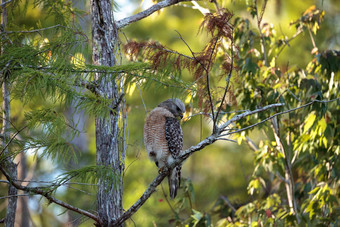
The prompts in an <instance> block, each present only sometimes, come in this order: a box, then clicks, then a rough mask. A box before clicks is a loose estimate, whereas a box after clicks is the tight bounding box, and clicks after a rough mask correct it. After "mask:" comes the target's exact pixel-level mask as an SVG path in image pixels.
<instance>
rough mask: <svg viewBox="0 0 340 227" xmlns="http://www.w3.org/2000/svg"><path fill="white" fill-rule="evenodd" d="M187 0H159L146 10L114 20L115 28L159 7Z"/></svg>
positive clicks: (119, 27) (125, 24) (136, 19)
mask: <svg viewBox="0 0 340 227" xmlns="http://www.w3.org/2000/svg"><path fill="white" fill-rule="evenodd" d="M187 1H190V0H164V1H161V2H159V3H157V4H154V5H153V6H151V7H150V8H148V9H146V10H144V11H142V12H140V13H137V14H135V15H133V16H130V17H126V18H124V19H122V20H119V21H117V22H116V24H117V28H118V29H121V28H123V27H125V26H127V25H129V24H131V23H133V22H136V21H139V20H141V19H143V18H145V17H147V16H149V15H151V14H153V13H154V12H157V11H158V10H160V9H163V8H165V7H168V6H172V5H175V4H178V3H180V2H187Z"/></svg>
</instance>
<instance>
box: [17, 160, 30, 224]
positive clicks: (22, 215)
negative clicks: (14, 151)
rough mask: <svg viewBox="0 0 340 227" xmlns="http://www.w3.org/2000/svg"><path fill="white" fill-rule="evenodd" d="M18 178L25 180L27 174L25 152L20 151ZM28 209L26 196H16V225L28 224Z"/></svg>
mask: <svg viewBox="0 0 340 227" xmlns="http://www.w3.org/2000/svg"><path fill="white" fill-rule="evenodd" d="M17 158H18V160H19V161H18V179H20V180H25V179H26V176H27V163H26V154H25V153H20V154H19V155H18V156H17ZM20 194H23V193H22V192H21V193H20ZM29 215H30V214H29V209H28V197H26V196H21V197H19V198H18V206H17V217H16V220H17V221H16V222H17V225H18V226H27V227H29V226H30V216H29Z"/></svg>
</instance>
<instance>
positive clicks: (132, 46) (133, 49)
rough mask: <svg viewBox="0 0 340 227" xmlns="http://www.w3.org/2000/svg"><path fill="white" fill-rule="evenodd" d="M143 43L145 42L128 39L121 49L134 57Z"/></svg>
mask: <svg viewBox="0 0 340 227" xmlns="http://www.w3.org/2000/svg"><path fill="white" fill-rule="evenodd" d="M145 45H146V42H137V41H130V42H128V43H127V44H125V45H124V47H123V50H124V53H125V54H127V55H128V56H129V57H130V58H131V59H136V58H137V57H138V55H139V54H140V51H141V49H142V48H143V47H144V46H145Z"/></svg>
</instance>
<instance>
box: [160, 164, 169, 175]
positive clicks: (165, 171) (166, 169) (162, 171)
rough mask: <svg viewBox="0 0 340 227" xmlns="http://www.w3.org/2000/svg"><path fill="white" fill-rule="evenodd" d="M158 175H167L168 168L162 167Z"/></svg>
mask: <svg viewBox="0 0 340 227" xmlns="http://www.w3.org/2000/svg"><path fill="white" fill-rule="evenodd" d="M158 173H159V174H163V173H167V174H168V173H169V168H168V167H167V166H163V167H161V168H159V170H158Z"/></svg>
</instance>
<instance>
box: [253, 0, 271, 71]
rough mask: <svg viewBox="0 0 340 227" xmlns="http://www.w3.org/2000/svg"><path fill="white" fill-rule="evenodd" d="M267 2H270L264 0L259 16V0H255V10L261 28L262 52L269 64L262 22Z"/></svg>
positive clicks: (265, 62)
mask: <svg viewBox="0 0 340 227" xmlns="http://www.w3.org/2000/svg"><path fill="white" fill-rule="evenodd" d="M267 2H268V0H264V3H263V5H262V9H261V13H260V16H259V12H258V9H257V0H254V7H255V10H256V19H257V27H258V29H259V33H260V36H261V51H262V54H263V58H264V65H265V66H268V61H267V53H266V46H265V44H266V43H265V39H264V35H263V33H262V31H261V22H262V18H263V15H264V11H265V9H266V6H267Z"/></svg>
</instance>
